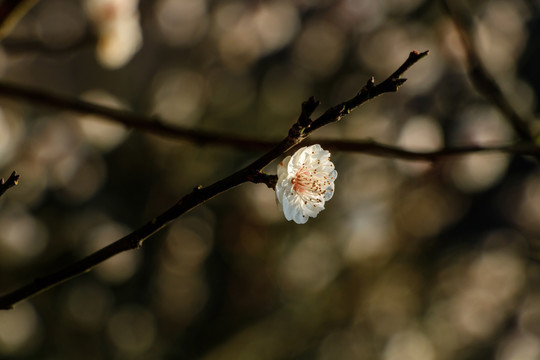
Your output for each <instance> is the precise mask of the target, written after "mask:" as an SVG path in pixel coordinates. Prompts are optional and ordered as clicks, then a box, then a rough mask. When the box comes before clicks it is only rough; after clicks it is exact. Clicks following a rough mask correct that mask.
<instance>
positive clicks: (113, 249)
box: [0, 52, 421, 309]
mask: <svg viewBox="0 0 540 360" xmlns="http://www.w3.org/2000/svg"><path fill="white" fill-rule="evenodd" d="M414 54H418V53H416V52H413V53H411V55H410V56H409V59H408V60H407V61H406V62H405V64H408V66H411V65H413V64H414V63H415V62H416V61H418V60H420V59H421V57H418V56H415V55H414ZM411 57H412V58H413V59H416V61H414V62H411ZM400 69H401V70H400ZM406 69H407V68H403V67H400V68H399V69H398V71H397V72H396V73H397V74H396V73H394V74H393V75H391V77H390V78H389V79H390V80H389V79H387V80H385V81H384V82H382V83H381V84H379V85H374V84H373V83H372V82H370V83H368V85H366V86H365V87H364V88H363V89H362V90H361V91H360V94H364V95H363V97H362V102H364V101H367V100H369V99H371V98H373V97H374V96H377V95H380V94H382V93H384V92H390V91H395V90H396V89H397V87H399V86H400V85H401V84H403V80H401V79H399V76H401V74H402V73H403V72H404V71H405V70H406ZM355 98H356V97H355ZM355 98H353V99H351V100H349V101H347V102H345V103H349V102H351V103H356V102H357V100H354V99H355ZM318 104H319V103H318V102H317V101H315V100H314V99H313V98H310V99H309V100H307V101H306V102H305V103H304V104H303V105H302V111H301V114H300V116H299V118H298V121H297V122H296V123H295V124H294V125H293V126H292V127H291V130H290V131H289V134H288V136H287V137H285V138H284V139H283V140H282V141H281V142H279V143H278V144H277V145H276V146H274V147H273V148H272V149H271V150H269V151H268V152H267V153H265V154H264V155H262V156H261V157H259V158H258V159H257V160H255V161H253V162H252V163H251V164H249V165H248V166H246V167H244V168H243V169H241V170H238V171H237V172H235V173H233V174H231V175H229V176H227V177H225V178H223V179H221V180H219V181H217V182H215V183H214V184H212V185H210V186H206V187H203V186H198V187H196V188H195V189H194V190H193V191H192V192H191V193H189V194H187V195H186V196H184V197H183V198H181V199H180V200H179V201H178V202H177V203H176V204H174V205H173V206H172V207H170V208H169V209H168V210H166V211H164V212H163V213H162V214H160V215H158V216H157V217H155V218H153V219H152V220H150V221H149V222H148V223H146V224H145V225H143V226H141V227H140V228H138V229H137V230H135V231H133V232H132V233H130V234H128V235H127V236H125V237H123V238H121V239H119V240H117V241H115V242H113V243H112V244H110V245H108V246H106V247H104V248H102V249H101V250H98V251H96V252H95V253H93V254H91V255H89V256H87V257H85V258H83V259H82V260H80V261H77V262H75V263H73V264H71V265H68V266H66V267H65V268H63V269H61V270H59V271H56V272H54V273H52V274H50V275H47V276H44V277H40V278H37V279H35V280H34V281H33V282H31V283H29V284H27V285H24V286H22V287H20V288H18V289H16V290H14V291H12V292H9V293H6V294H5V295H3V296H0V309H11V308H12V307H13V306H14V305H15V304H16V303H18V302H20V301H22V300H24V299H27V298H29V297H32V296H34V295H36V294H39V293H41V292H43V291H45V290H47V289H49V288H51V287H54V286H56V285H58V284H61V283H63V282H64V281H66V280H68V279H70V278H73V277H75V276H78V275H81V274H83V273H86V272H88V271H90V270H91V269H92V268H93V267H95V266H96V265H98V264H100V263H102V262H104V261H105V260H107V259H109V258H111V257H113V256H115V255H117V254H120V253H122V252H124V251H128V250H133V249H137V248H139V247H141V246H142V244H143V242H144V241H145V240H146V239H147V238H148V237H150V236H151V235H152V234H154V233H156V232H157V231H159V230H160V229H162V228H163V227H165V226H166V225H167V224H169V223H170V222H171V221H173V220H175V219H176V218H178V217H179V216H181V215H182V214H184V213H186V212H188V211H190V210H192V209H193V208H195V207H197V206H199V205H200V204H202V203H204V202H206V201H208V200H210V199H211V198H213V197H215V196H217V195H219V194H221V193H223V192H225V191H227V190H229V189H231V188H233V187H235V186H238V185H240V184H242V183H244V182H248V181H253V182H264V183H266V184H267V185H268V186H270V187H271V186H272V182H274V181H275V177H272V176H268V177H265V176H261V174H262V170H263V169H264V168H265V167H266V166H267V165H268V164H270V163H271V162H272V161H273V160H275V159H276V158H278V157H279V156H281V155H283V154H284V153H285V152H287V151H288V150H290V149H291V148H293V147H294V146H296V145H297V144H299V143H300V142H302V141H303V140H304V139H305V138H306V137H307V136H308V135H309V133H311V132H312V131H313V130H311V131H308V129H309V127H310V125H311V124H321V125H320V126H318V127H321V126H324V125H326V124H329V123H332V122H335V121H338V120H340V119H341V117H342V116H343V115H344V113H343V110H341V111H332V112H329V111H330V110H329V111H327V112H325V113H324V114H323V115H321V116H320V117H319V118H317V119H315V120H314V121H313V122H312V121H311V120H310V117H311V115H312V114H313V112H314V111H315V109H316V107H317V106H318ZM359 104H360V103H358V104H357V105H356V106H358V105H359ZM350 110H352V108H351V109H350ZM331 116H333V118H331ZM263 175H264V174H263ZM265 179H266V180H265Z"/></svg>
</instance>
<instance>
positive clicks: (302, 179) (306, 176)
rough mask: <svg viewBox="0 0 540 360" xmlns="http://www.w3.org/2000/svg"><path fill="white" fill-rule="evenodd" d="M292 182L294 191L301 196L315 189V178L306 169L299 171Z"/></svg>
mask: <svg viewBox="0 0 540 360" xmlns="http://www.w3.org/2000/svg"><path fill="white" fill-rule="evenodd" d="M291 182H292V183H293V190H294V191H296V192H297V193H300V194H301V193H303V192H304V191H306V190H308V189H310V188H311V189H312V188H313V177H312V176H311V173H310V172H309V171H308V170H307V169H306V168H305V167H302V168H301V169H300V170H298V172H297V173H296V176H295V177H294V178H293V179H292V180H291Z"/></svg>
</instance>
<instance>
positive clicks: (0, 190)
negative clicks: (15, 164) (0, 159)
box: [0, 171, 21, 196]
mask: <svg viewBox="0 0 540 360" xmlns="http://www.w3.org/2000/svg"><path fill="white" fill-rule="evenodd" d="M20 177H21V176H20V175H18V174H17V173H16V172H15V171H14V172H12V173H11V175H10V176H9V178H8V179H7V180H4V178H2V179H0V196H2V195H3V194H4V193H5V192H6V191H7V190H8V189H9V188H12V187H13V186H15V185H17V184H18V183H19V178H20Z"/></svg>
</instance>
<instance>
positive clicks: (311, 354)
mask: <svg viewBox="0 0 540 360" xmlns="http://www.w3.org/2000/svg"><path fill="white" fill-rule="evenodd" d="M449 3H450V4H453V5H454V6H457V7H459V8H461V9H462V10H463V11H464V13H465V14H466V15H467V16H468V17H469V19H470V20H471V21H472V27H471V28H470V29H469V30H470V34H471V40H472V42H473V44H474V46H475V48H476V50H477V51H478V52H479V55H480V57H481V59H482V60H483V62H484V65H485V66H486V68H487V69H488V70H489V71H490V72H491V74H492V75H493V76H494V78H495V79H496V81H497V82H498V84H499V85H500V86H501V88H502V89H503V91H504V93H505V94H506V97H507V98H508V100H509V101H510V102H511V103H512V104H513V105H514V106H515V108H516V109H517V110H518V112H519V113H520V114H522V115H523V116H524V117H530V118H533V117H534V115H535V114H538V110H539V109H538V105H539V102H538V94H539V91H540V71H539V68H538V64H539V63H540V62H539V57H540V49H539V43H538V39H539V36H540V34H539V31H540V29H539V27H538V25H539V24H540V17H539V16H538V11H539V9H540V3H539V2H538V1H534V0H529V1H527V0H481V1H455V0H449ZM411 50H418V51H424V50H430V55H429V56H428V57H427V58H425V59H423V60H422V61H421V62H419V63H418V64H416V65H415V66H414V67H413V68H411V69H410V70H409V71H408V72H407V73H406V75H405V77H406V78H408V79H409V80H408V81H407V82H406V84H405V85H404V86H403V87H402V88H401V89H400V90H399V92H398V93H396V94H385V95H383V96H381V97H379V98H376V99H374V100H372V101H370V102H368V103H367V104H365V105H364V106H362V107H361V108H359V109H357V110H356V111H355V112H353V113H352V114H350V115H349V116H347V117H346V118H344V119H343V120H342V121H341V122H339V123H335V124H332V125H330V126H328V127H326V128H323V129H321V130H319V131H317V132H316V133H315V134H313V138H314V139H316V138H331V139H350V140H355V139H356V140H362V139H369V138H371V139H375V140H377V141H380V142H383V143H387V144H392V145H396V146H401V147H403V148H406V149H410V150H435V149H440V148H443V147H446V146H460V145H471V144H473V145H474V144H476V145H489V144H501V143H510V142H516V141H518V140H517V139H516V137H515V135H514V133H513V131H512V128H511V127H510V126H509V125H508V121H507V119H506V118H505V117H504V116H503V115H502V114H501V113H500V112H499V111H498V109H497V108H496V107H495V106H494V105H493V104H492V103H490V102H489V101H488V100H486V99H485V98H484V97H482V96H481V95H479V94H478V93H477V92H476V91H475V90H474V88H473V86H472V85H471V82H470V80H469V79H468V77H467V73H466V70H465V60H466V59H465V53H464V51H463V47H462V45H461V42H460V38H459V36H458V33H457V31H456V28H455V27H454V24H453V22H452V19H451V18H450V17H449V15H448V13H446V11H445V10H444V7H442V6H441V3H440V2H437V1H428V0H385V1H377V0H336V1H332V0H286V1H285V0H284V1H248V0H244V1H242V0H235V1H233V0H231V1H225V0H222V1H220V0H215V1H211V0H206V1H205V0H155V1H151V0H141V1H139V2H137V1H134V0H115V1H112V0H99V1H98V0H94V1H91V0H88V1H72V0H47V1H39V2H38V3H37V4H36V5H35V6H34V7H33V8H32V9H31V10H30V11H29V12H27V13H26V14H25V15H24V17H23V18H22V19H21V20H20V22H19V23H18V24H17V25H16V26H15V28H14V29H13V31H12V32H11V34H10V35H9V36H8V37H7V38H6V39H4V41H3V42H2V43H1V45H0V74H1V75H0V76H1V79H0V81H9V82H14V83H17V84H20V85H24V86H28V87H31V88H36V89H41V90H43V91H48V92H52V93H55V94H60V95H64V96H68V97H73V98H81V99H85V100H88V101H92V102H95V103H98V104H103V105H107V106H110V107H113V108H119V109H129V110H132V111H135V112H137V113H139V114H144V115H154V114H155V115H159V116H160V117H162V118H163V119H164V121H166V122H167V123H169V124H172V125H177V126H185V127H189V128H193V129H205V130H212V131H219V132H223V133H225V134H238V135H244V136H251V137H253V138H255V139H261V140H273V139H275V140H276V141H278V140H280V139H282V138H283V137H284V136H285V135H286V134H287V131H288V129H289V128H290V126H291V125H292V123H293V122H294V121H295V120H296V118H297V116H298V114H299V111H300V105H301V103H302V101H305V100H306V99H307V98H308V97H309V96H312V95H313V96H315V97H316V98H317V99H319V100H321V101H322V105H321V106H320V108H321V109H319V112H318V113H321V112H322V111H323V110H324V109H326V108H327V107H329V106H333V105H335V104H337V103H339V102H341V101H343V100H346V99H349V98H350V97H352V96H354V95H355V94H356V92H357V91H358V90H359V89H360V88H361V87H362V86H363V85H364V84H365V83H366V81H367V79H369V77H370V76H374V77H375V80H376V81H382V80H383V79H384V78H386V77H387V76H388V75H389V74H390V73H392V72H393V71H394V70H395V69H396V68H397V67H398V66H399V65H400V64H401V63H402V62H403V61H404V60H405V59H406V57H407V56H408V53H409V52H410V51H411ZM532 125H533V126H535V124H532ZM260 154H261V152H258V151H253V150H249V151H248V150H244V149H239V148H234V147H222V146H213V145H206V146H197V145H193V144H191V143H189V142H186V141H177V140H172V139H166V138H164V137H159V136H155V135H149V134H145V133H142V132H139V131H133V130H129V129H126V128H124V127H123V126H121V125H117V124H115V123H112V122H110V121H107V120H103V119H99V118H96V117H95V116H90V115H87V116H82V115H78V114H74V113H73V112H69V111H61V110H58V109H52V108H48V107H43V106H41V105H39V106H38V105H36V104H32V103H29V102H22V101H15V100H6V99H3V98H0V177H4V178H6V177H8V176H9V174H10V173H11V172H12V171H13V170H15V171H17V173H19V174H20V175H21V179H20V182H19V185H17V186H16V187H14V188H12V189H10V190H9V191H8V192H7V193H6V194H5V195H4V196H3V197H2V198H1V199H0V291H1V292H5V291H8V290H11V289H14V288H16V287H18V286H20V285H23V284H25V283H27V282H29V281H31V280H32V279H33V278H34V277H36V276H39V275H44V274H47V273H49V272H51V271H53V270H56V269H58V268H60V267H62V266H64V265H67V264H69V263H71V262H73V261H76V260H78V259H80V258H82V257H84V256H85V255H87V254H89V253H91V252H92V251H94V250H97V249H99V248H100V247H103V246H105V245H106V244H109V243H111V242H112V241H115V240H117V239H118V238H120V237H122V236H123V235H125V234H127V233H129V232H130V231H132V230H134V229H136V228H137V227H138V226H140V225H142V224H144V223H145V222H146V221H148V220H149V219H151V218H152V217H153V216H155V215H157V214H159V213H160V212H162V211H163V210H165V209H167V208H168V207H169V206H171V205H172V204H174V202H175V201H177V200H178V199H179V198H180V197H181V196H182V195H184V194H186V193H187V192H190V191H191V189H193V187H195V186H197V185H199V184H202V185H209V184H211V183H213V182H214V181H216V180H219V179H220V178H222V177H224V176H226V175H228V174H230V173H231V172H233V171H235V170H237V169H239V168H240V167H242V166H244V165H246V164H247V163H249V161H251V160H253V159H255V158H256V157H257V156H259V155H260ZM332 157H333V160H334V162H335V164H336V169H337V171H338V173H339V177H338V179H337V181H336V192H335V195H334V198H333V199H332V200H331V201H330V202H328V203H327V206H326V210H325V211H324V212H322V213H320V214H319V216H318V217H317V218H316V219H311V220H309V222H308V223H307V224H306V225H297V224H295V223H293V222H287V221H286V220H285V219H284V217H283V215H282V214H281V213H280V211H279V210H278V208H277V206H276V202H275V194H274V192H273V191H272V190H269V189H268V188H267V187H266V186H264V185H254V184H244V185H242V186H240V187H237V188H235V189H232V190H231V191H229V192H227V193H226V194H224V195H222V196H219V197H218V198H215V199H213V200H211V201H209V202H207V203H205V204H204V205H202V206H200V207H198V208H197V209H195V210H194V211H192V212H190V213H188V214H186V215H184V216H182V217H181V218H180V219H178V220H177V221H176V222H174V223H173V224H172V225H171V226H169V227H168V228H166V229H165V230H163V231H161V232H160V233H158V234H157V235H155V236H153V237H152V238H150V239H149V240H148V241H146V242H145V243H144V246H143V247H142V248H141V249H140V250H136V251H131V252H128V253H124V254H122V255H119V256H116V257H114V258H113V259H110V260H109V261H107V262H105V263H103V264H102V265H100V266H98V267H97V268H96V269H94V270H93V271H92V272H90V273H88V274H86V275H83V276H80V277H78V278H76V279H73V280H70V281H68V282H67V283H65V284H63V285H60V286H57V287H55V288H53V289H51V290H49V291H47V292H45V293H43V294H41V295H38V296H36V297H35V298H33V299H31V300H29V301H24V302H21V303H20V304H18V305H17V306H16V308H15V309H14V310H13V311H3V312H0V358H2V359H39V360H48V359H50V360H52V359H55V360H61V359H75V358H76V359H81V360H85V359H246V360H251V359H254V360H259V359H260V360H265V359H320V360H330V359H385V360H397V359H399V360H409V359H411V360H413V359H414V360H445V359H498V360H510V359H512V360H514V359H515V360H517V359H519V360H528V359H531V360H532V359H538V358H540V252H539V251H538V250H539V245H540V168H539V167H538V162H537V161H535V160H533V159H528V158H525V157H520V156H518V157H513V156H509V155H505V154H493V153H491V154H482V155H480V154H475V155H468V156H461V157H454V158H443V159H440V160H437V161H434V162H432V163H427V162H410V161H403V160H396V159H392V158H381V157H373V156H371V155H366V154H361V153H346V152H340V151H337V150H336V151H334V150H332ZM267 171H268V172H269V173H275V164H272V165H271V166H269V167H268V168H267Z"/></svg>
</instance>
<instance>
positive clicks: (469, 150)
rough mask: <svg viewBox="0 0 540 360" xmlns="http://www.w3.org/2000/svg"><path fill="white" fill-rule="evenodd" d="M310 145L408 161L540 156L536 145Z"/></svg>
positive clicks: (331, 142)
mask: <svg viewBox="0 0 540 360" xmlns="http://www.w3.org/2000/svg"><path fill="white" fill-rule="evenodd" d="M308 143H317V144H320V145H321V146H322V147H324V148H325V149H329V150H333V149H339V150H340V151H348V152H359V153H364V154H369V155H373V156H380V157H385V158H391V159H400V160H408V161H428V162H432V161H437V160H440V159H443V158H448V157H456V156H463V155H470V154H478V153H497V152H498V153H506V154H512V155H526V156H540V148H539V147H538V146H536V144H534V143H520V144H506V145H491V146H480V145H471V146H460V147H445V148H442V149H440V150H433V151H413V150H407V149H404V148H401V147H397V146H392V145H386V144H381V143H379V142H376V141H373V140H364V141H347V140H323V141H318V140H311V141H308Z"/></svg>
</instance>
